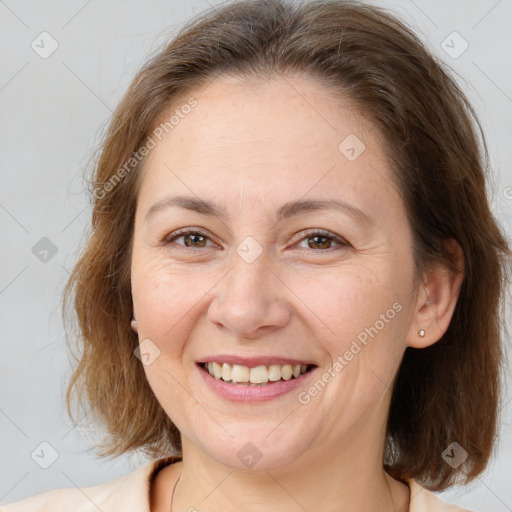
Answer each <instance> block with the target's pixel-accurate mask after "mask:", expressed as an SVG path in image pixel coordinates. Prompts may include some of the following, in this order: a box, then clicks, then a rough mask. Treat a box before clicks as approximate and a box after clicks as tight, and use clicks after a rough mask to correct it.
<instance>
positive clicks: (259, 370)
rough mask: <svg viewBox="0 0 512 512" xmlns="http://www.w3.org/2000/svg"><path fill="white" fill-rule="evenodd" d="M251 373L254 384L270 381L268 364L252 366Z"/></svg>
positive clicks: (250, 378)
mask: <svg viewBox="0 0 512 512" xmlns="http://www.w3.org/2000/svg"><path fill="white" fill-rule="evenodd" d="M246 368H247V366H246ZM250 373H251V375H250V377H249V380H250V381H251V382H252V383H253V384H263V383H264V382H268V370H267V367H266V366H256V367H255V368H251V372H250Z"/></svg>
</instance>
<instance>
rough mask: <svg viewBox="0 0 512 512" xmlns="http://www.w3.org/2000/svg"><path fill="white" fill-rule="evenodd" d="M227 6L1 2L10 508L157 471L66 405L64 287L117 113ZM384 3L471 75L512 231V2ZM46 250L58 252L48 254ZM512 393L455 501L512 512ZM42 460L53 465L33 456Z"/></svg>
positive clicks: (0, 494) (497, 195) (2, 263)
mask: <svg viewBox="0 0 512 512" xmlns="http://www.w3.org/2000/svg"><path fill="white" fill-rule="evenodd" d="M218 3H220V2H218V1H216V2H214V1H213V0H209V1H206V0H193V1H192V0H191V1H188V2H186V3H185V2H180V1H179V0H172V1H169V0H167V1H163V0H150V1H146V2H142V1H134V0H130V1H126V0H125V1H121V0H110V1H108V2H106V1H103V2H100V1H99V0H89V1H84V0H72V1H70V0H68V1H64V0H62V1H52V2H48V1H47V2H42V1H36V0H27V1H23V2H22V1H16V0H5V1H2V0H0V41H1V47H2V51H1V53H0V112H1V117H0V141H1V148H2V151H1V152H0V159H1V166H0V169H1V171H0V172H1V178H2V179H1V185H0V230H1V231H0V232H1V238H2V241H1V251H0V258H1V260H0V328H1V331H0V332H1V336H0V340H1V344H2V345H1V347H2V357H1V359H0V390H1V391H0V393H1V394H0V433H1V437H0V504H6V503H10V502H12V501H15V500H19V499H21V498H24V497H27V496H30V495H33V494H36V493H41V492H43V491H47V490H52V489H56V488H61V487H73V486H78V487H84V486H89V485H94V484H98V483H101V482H105V481H108V480H111V479H113V478H115V477H117V476H121V475H123V474H125V473H127V472H131V471H133V470H134V469H135V468H137V467H138V466H139V465H140V464H142V463H145V462H147V461H146V460H145V459H144V458H142V457H141V456H136V457H133V458H128V457H121V458H118V459H116V460H114V461H107V460H101V459H99V458H97V457H95V456H94V454H93V452H92V450H91V449H90V448H91V445H92V438H91V436H90V435H89V434H88V433H87V432H86V431H85V430H83V429H81V428H80V427H73V425H72V424H71V421H70V419H69V418H68V416H67V414H66V412H65V409H64V402H63V398H62V397H63V392H64V389H65V384H66V380H67V378H68V377H69V374H70V362H69V361H70V360H69V356H68V354H67V351H66V344H65V341H64V337H63V329H62V323H61V318H60V303H61V292H62V287H63V285H64V282H65V280H66V278H67V276H68V272H69V270H70V269H71V268H72V266H73V263H74V261H75V259H76V257H77V254H78V249H79V246H80V244H81V243H82V242H83V232H84V228H85V227H86V226H87V223H88V216H89V207H88V200H87V198H86V196H85V194H84V190H83V183H82V173H83V171H84V169H85V167H86V166H87V163H88V158H89V157H90V156H91V155H92V151H93V150H94V149H95V147H96V144H97V142H98V140H99V136H100V134H101V133H102V132H103V130H104V129H105V126H106V122H107V120H108V118H109V116H110V114H111V111H112V110H113V108H114V107H115V105H116V104H117V103H118V101H119V100H120V99H121V96H122V94H123V93H124V91H125V90H126V88H127V86H128V84H129V82H130V81H131V79H132V78H133V76H134V74H135V71H136V70H137V69H138V68H139V66H140V65H141V63H142V61H143V60H144V59H145V58H146V57H147V55H148V54H149V53H150V52H153V51H155V50H156V49H157V48H158V46H159V44H161V43H162V42H163V41H164V40H165V38H166V36H168V35H169V34H172V33H175V31H176V29H177V28H178V27H179V26H180V25H181V24H182V23H183V22H184V21H185V20H187V19H188V18H190V17H192V16H194V15H195V14H197V13H198V12H199V11H201V10H203V9H204V8H206V7H208V4H209V5H213V4H218ZM373 3H375V4H377V5H381V6H385V7H388V8H391V9H392V10H393V11H395V12H396V13H399V14H400V15H401V16H402V18H403V19H404V20H405V21H407V22H408V23H409V24H410V25H412V26H413V27H414V28H415V30H416V32H417V33H418V34H419V35H420V37H421V38H422V39H424V40H425V41H427V43H428V44H429V46H430V47H431V49H432V51H433V52H434V53H436V54H437V55H439V56H441V58H443V60H445V61H446V62H447V63H448V64H449V65H450V66H451V67H452V68H453V69H454V70H455V71H456V72H457V73H458V74H459V75H460V76H458V77H457V79H458V80H459V82H460V83H461V84H462V86H463V88H464V90H465V91H466V93H467V94H468V96H469V97H470V99H471V101H472V102H473V104H474V106H475V108H476V110H477V113H478V114H479V116H480V119H481V121H482V124H483V127H484V129H485V132H486V135H487V140H488V143H489V150H490V154H491V162H492V165H493V167H494V169H495V170H496V174H495V176H494V179H493V183H492V184H491V192H492V198H491V200H492V208H493V211H494V212H495V214H496V216H497V217H498V219H499V220H500V222H501V223H502V225H503V226H504V228H505V229H506V231H507V233H510V232H511V220H512V219H511V209H512V188H508V187H512V173H511V168H510V164H511V161H512V153H511V148H512V144H511V141H512V128H511V127H512V124H511V122H510V119H511V118H512V73H511V63H512V35H511V31H510V23H511V21H512V0H499V1H496V0H472V1H468V0H458V1H453V0H452V1H445V0H435V1H426V0H415V1H412V0H400V1H399V0H394V1H390V0H388V1H378V2H377V1H375V2H373ZM43 31H47V32H48V33H49V34H51V37H52V38H53V39H54V40H56V41H57V43H58V48H57V50H56V51H55V52H54V53H53V54H52V55H50V56H49V57H48V58H46V59H43V58H41V57H40V56H39V54H38V53H37V52H36V51H35V50H34V49H33V48H32V47H31V43H32V41H34V40H35V43H34V44H36V43H38V41H39V43H38V44H39V45H40V47H39V48H38V51H39V52H44V51H48V50H49V49H51V40H50V39H48V38H47V36H42V37H46V38H47V39H45V44H44V48H42V43H41V42H40V40H41V38H40V37H38V36H39V35H40V34H41V32H43ZM454 31H457V32H458V33H460V35H461V36H462V37H463V38H464V40H465V41H467V43H468V44H469V47H468V48H467V50H466V51H464V52H463V53H462V54H461V55H457V56H456V58H454V55H453V54H454V53H457V54H458V53H460V51H461V50H462V49H463V46H462V45H463V44H464V43H463V41H462V40H460V39H457V37H458V36H453V34H452V33H453V32H454ZM454 37H455V39H454ZM447 38H448V39H447ZM443 41H445V43H443ZM452 41H453V42H452ZM446 44H448V45H449V46H451V47H452V48H451V50H449V51H451V52H452V56H450V55H449V54H448V53H447V52H446V51H445V50H444V49H443V47H445V48H446ZM36 48H37V47H36ZM43 237H47V238H48V239H49V240H51V243H52V244H53V245H54V246H55V248H54V249H53V250H54V251H55V249H56V250H57V252H56V254H54V255H53V254H52V252H51V250H52V247H51V246H49V245H48V242H47V241H43V242H41V241H40V240H41V238H43ZM38 243H39V244H42V247H43V249H44V248H45V247H46V248H47V249H48V247H49V252H48V253H47V254H44V253H41V252H40V253H39V254H38V255H37V254H34V252H36V253H37V250H34V252H33V247H34V246H36V249H37V248H39V251H40V250H41V249H40V245H36V244H38ZM41 258H42V259H43V260H44V259H45V258H46V260H47V261H41ZM510 388H511V385H510V380H509V383H508V392H507V397H506V401H507V402H508V405H507V406H506V408H505V411H504V413H503V418H502V433H501V438H500V444H499V448H498V455H497V457H495V458H494V459H493V460H492V462H491V464H490V465H489V468H488V470H487V471H486V472H485V473H484V475H483V476H482V477H481V478H478V479H477V480H476V481H475V482H474V484H472V485H470V486H468V487H465V488H455V489H452V490H450V491H449V492H447V493H444V494H445V496H444V497H445V499H447V500H450V501H453V502H455V503H457V504H460V505H463V506H466V507H469V508H471V509H474V510H479V511H482V512H483V511H487V510H493V512H504V511H512V487H511V486H510V478H511V474H512V467H511V466H512V427H511V419H512V403H511V402H510V401H509V400H510V397H511V393H510ZM42 442H47V443H49V444H50V445H51V447H53V448H50V447H48V446H47V445H42V446H41V445H40V443H42ZM52 449H54V450H55V451H56V452H57V453H58V458H57V459H56V460H55V461H54V462H53V464H51V465H50V466H49V467H48V468H47V469H43V468H42V467H40V466H39V465H38V464H37V463H36V462H35V459H37V460H38V462H39V463H40V464H44V463H45V462H46V463H50V462H51V461H52V459H51V454H52V453H53V452H52ZM41 450H42V451H41ZM34 453H36V454H37V453H39V454H41V453H44V456H41V457H39V459H38V458H37V457H36V456H35V455H34V459H33V458H32V457H31V454H34ZM45 458H46V459H45Z"/></svg>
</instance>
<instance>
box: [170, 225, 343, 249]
mask: <svg viewBox="0 0 512 512" xmlns="http://www.w3.org/2000/svg"><path fill="white" fill-rule="evenodd" d="M186 235H200V236H202V237H205V238H207V239H208V240H211V238H210V237H209V236H208V235H207V234H206V233H204V232H202V231H201V230H198V229H183V230H178V231H175V232H174V233H171V234H169V235H167V236H166V237H165V238H164V239H163V240H162V241H161V245H163V246H167V245H169V244H171V243H172V242H173V241H174V240H176V239H178V238H183V237H184V236H186ZM297 236H301V238H299V240H298V241H297V242H301V241H302V240H306V239H308V238H313V237H315V236H320V237H322V238H327V239H329V240H331V241H332V242H336V243H337V244H338V246H339V247H348V246H349V245H350V244H349V243H348V242H347V241H346V240H343V239H342V238H340V237H338V236H336V235H334V234H333V233H331V232H329V231H326V230H323V229H317V230H313V231H306V230H304V231H301V232H300V233H298V235H297ZM177 245H179V246H180V249H179V250H181V251H185V252H197V250H198V249H206V248H207V247H198V248H195V249H194V248H188V247H186V246H184V245H181V244H177ZM301 249H306V248H304V247H303V248H301ZM335 249H336V247H329V248H328V249H318V250H315V249H311V250H312V251H313V252H317V253H325V252H331V251H332V250H335Z"/></svg>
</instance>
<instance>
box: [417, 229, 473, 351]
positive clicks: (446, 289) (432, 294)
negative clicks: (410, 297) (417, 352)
mask: <svg viewBox="0 0 512 512" xmlns="http://www.w3.org/2000/svg"><path fill="white" fill-rule="evenodd" d="M446 248H447V250H448V252H449V253H450V255H451V259H452V261H453V262H454V264H455V266H456V267H457V270H455V269H451V268H448V267H447V266H446V265H444V264H442V263H439V264H437V265H436V266H435V267H434V268H431V269H430V270H429V271H428V272H427V273H426V275H425V276H424V282H423V284H422V285H421V287H420V289H419V290H418V294H417V301H416V306H415V312H414V315H413V318H412V322H411V327H410V331H409V333H408V336H407V345H408V346H409V347H414V348H425V347H428V346H430V345H433V344H434V343H436V342H437V341H439V340H440V339H441V337H442V336H443V334H444V333H445V332H446V330H447V329H448V326H449V325H450V321H451V319H452V316H453V312H454V310H455V306H456V304H457V299H458V298H459V292H460V287H461V285H462V281H463V280H464V255H463V252H462V249H461V247H460V245H459V244H458V243H457V242H456V241H455V240H453V239H451V238H450V239H449V240H447V241H446ZM420 330H423V331H425V335H424V337H421V336H420V335H419V334H418V332H419V331H420Z"/></svg>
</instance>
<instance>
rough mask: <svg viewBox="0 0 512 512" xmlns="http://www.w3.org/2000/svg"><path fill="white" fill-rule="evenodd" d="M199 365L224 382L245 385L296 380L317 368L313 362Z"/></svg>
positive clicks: (261, 384) (211, 363)
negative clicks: (249, 365) (265, 364)
mask: <svg viewBox="0 0 512 512" xmlns="http://www.w3.org/2000/svg"><path fill="white" fill-rule="evenodd" d="M198 364H199V367H200V368H202V369H203V370H204V371H206V372H208V373H209V374H210V375H211V376H212V377H214V378H215V379H217V380H220V381H222V382H226V383H228V384H234V385H245V386H266V385H270V384H273V383H275V382H280V381H287V380H294V379H298V378H300V377H301V376H302V375H304V374H305V373H307V372H309V371H311V370H312V369H313V368H316V366H315V365H312V364H296V365H291V364H283V365H281V364H271V365H269V366H263V365H260V366H254V367H252V368H250V367H248V366H244V365H239V364H233V365H231V364H228V363H217V362H208V363H198Z"/></svg>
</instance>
